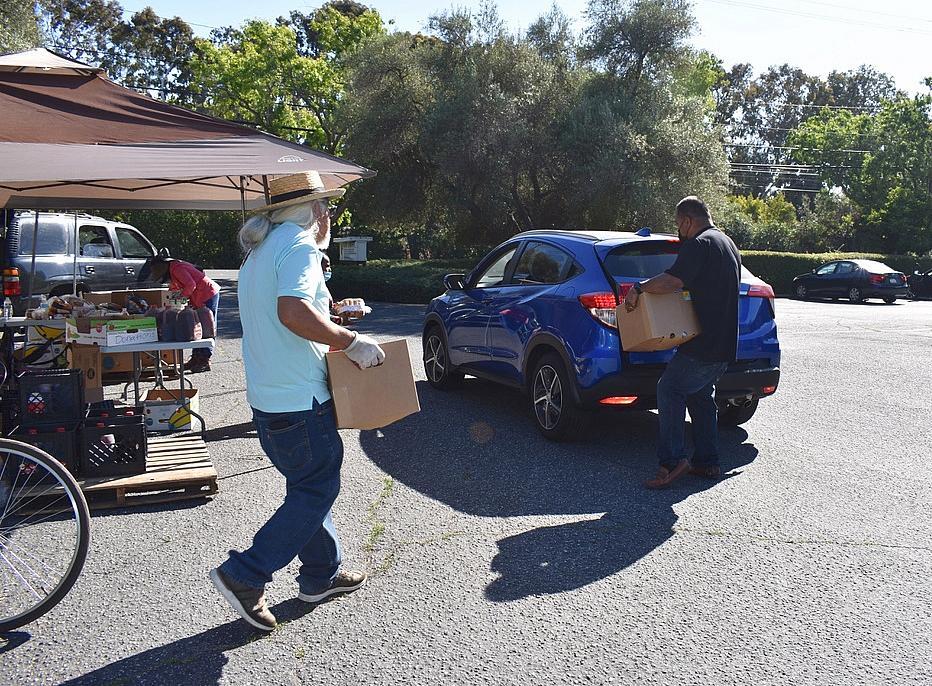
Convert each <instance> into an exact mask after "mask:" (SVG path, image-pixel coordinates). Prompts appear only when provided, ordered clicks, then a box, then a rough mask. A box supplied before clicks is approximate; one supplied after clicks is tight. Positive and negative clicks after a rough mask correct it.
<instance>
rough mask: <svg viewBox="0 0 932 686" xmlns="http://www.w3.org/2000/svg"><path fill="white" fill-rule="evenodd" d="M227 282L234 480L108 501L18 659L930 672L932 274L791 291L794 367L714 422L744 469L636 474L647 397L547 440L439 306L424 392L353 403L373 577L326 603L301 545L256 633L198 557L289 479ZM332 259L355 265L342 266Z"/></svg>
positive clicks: (651, 463) (253, 667) (352, 482)
mask: <svg viewBox="0 0 932 686" xmlns="http://www.w3.org/2000/svg"><path fill="white" fill-rule="evenodd" d="M214 276H215V278H221V279H222V283H223V284H224V286H225V289H224V295H223V296H222V300H221V334H222V336H223V337H224V340H222V341H221V345H220V350H219V353H218V355H217V356H215V358H214V360H215V361H216V364H214V371H213V372H212V373H210V374H202V375H199V376H197V377H196V383H197V385H198V386H199V388H200V391H201V393H202V401H201V402H202V410H203V412H204V414H205V416H206V419H207V422H208V429H209V432H208V437H209V439H210V443H209V448H210V453H211V456H212V458H213V460H214V462H215V464H216V466H217V469H218V472H219V473H220V476H221V480H220V492H219V493H218V495H217V496H216V498H214V500H212V501H209V502H195V503H193V504H184V505H176V506H168V505H165V506H152V507H149V508H144V509H126V510H112V511H107V512H103V513H98V514H96V515H95V516H94V517H93V521H92V536H93V540H92V548H91V552H90V555H89V557H88V562H87V565H86V567H85V570H84V573H83V575H82V577H81V578H80V579H79V581H78V583H77V585H76V587H75V589H74V590H73V591H72V592H71V593H70V594H69V595H68V596H67V598H66V599H65V600H64V601H63V602H62V603H61V605H59V606H58V607H56V608H55V609H54V610H53V611H52V612H51V613H50V614H48V615H46V616H45V617H43V618H41V619H40V620H38V621H37V622H35V623H33V624H31V625H29V626H27V627H25V628H24V629H23V630H22V631H20V632H18V633H17V634H15V635H13V636H12V637H11V638H10V641H9V643H8V644H7V645H6V647H5V648H4V649H2V652H0V683H5V684H25V683H36V684H50V683H62V682H64V683H68V684H88V685H90V684H94V685H99V686H123V685H135V684H171V685H180V684H191V685H194V684H197V685H204V684H214V683H222V684H235V685H237V686H244V685H246V684H465V683H469V684H540V683H567V684H579V683H591V684H602V683H624V684H627V683H630V684H749V683H758V684H815V683H822V684H824V683H830V684H928V683H930V682H932V620H930V607H932V588H930V585H929V579H930V578H932V545H930V541H932V514H930V512H932V507H930V506H932V487H930V485H929V484H930V481H929V478H928V468H927V464H928V461H929V459H930V457H932V423H930V421H929V416H930V392H932V302H928V301H927V302H919V303H916V302H907V303H898V304H896V305H892V306H888V305H883V304H874V303H870V304H865V305H851V304H847V303H814V302H797V301H792V300H785V299H781V300H778V301H777V321H778V325H779V327H780V328H779V336H780V342H781V345H782V349H783V364H782V367H783V376H782V380H781V384H780V388H779V390H778V392H777V394H776V395H775V396H774V397H773V398H770V399H767V400H764V401H762V403H761V407H760V409H759V410H758V412H757V414H756V415H755V417H754V418H753V419H752V420H751V421H750V422H749V423H748V424H746V425H745V426H744V427H742V428H740V429H737V430H727V431H725V432H723V434H722V437H721V442H722V461H723V467H725V468H727V469H728V470H729V472H728V478H725V479H723V480H722V481H721V482H719V483H716V484H710V483H708V482H704V481H700V480H698V479H696V478H694V477H688V478H684V479H683V480H681V481H680V482H677V484H676V485H675V486H674V487H673V488H672V489H670V490H668V491H661V492H652V491H646V490H644V489H643V488H642V486H641V483H642V482H643V480H644V479H646V478H649V477H650V476H651V475H652V474H653V471H654V469H655V458H654V448H655V437H654V435H655V432H656V427H657V422H656V415H655V414H653V413H649V412H638V413H629V414H605V415H602V416H600V417H599V420H598V421H597V422H596V423H595V425H594V426H593V429H592V431H591V435H590V436H589V437H588V439H587V440H586V441H585V442H582V443H574V444H553V443H549V442H547V441H545V440H543V439H542V438H541V437H540V436H539V435H538V433H537V431H536V429H535V428H534V425H533V423H532V420H531V418H530V417H529V416H528V411H527V409H526V406H525V403H524V399H523V398H522V396H521V395H520V394H518V393H516V392H512V391H508V390H503V389H502V388H499V387H497V386H493V385H491V384H488V383H486V382H481V381H478V380H472V379H470V380H467V382H466V384H465V387H464V388H463V389H462V390H460V391H457V392H451V393H440V392H438V391H435V390H433V389H432V388H430V387H429V386H428V385H427V383H426V381H424V373H423V369H422V366H421V363H420V337H419V334H420V321H421V313H422V311H423V307H421V306H405V305H381V306H377V307H376V308H375V312H374V314H373V315H372V316H370V317H369V318H367V319H366V320H364V322H363V325H362V326H361V327H360V329H361V330H363V331H365V332H367V333H372V334H374V335H376V336H377V337H378V338H380V339H382V340H391V339H397V338H400V337H404V338H406V339H407V341H408V343H409V349H410V351H411V354H412V358H413V360H414V368H415V374H416V377H417V381H418V390H419V394H420V400H421V406H422V411H421V412H420V414H418V415H415V416H412V417H409V418H408V419H406V420H404V421H402V422H399V423H397V424H395V425H392V426H389V427H387V428H385V429H383V430H381V431H365V432H358V431H345V432H343V440H344V442H345V447H346V457H345V462H344V469H343V491H342V494H341V496H340V499H339V500H338V501H337V506H336V509H335V519H336V521H337V526H338V528H339V530H340V532H341V535H342V539H343V544H344V551H345V555H346V560H347V564H348V565H351V566H362V567H364V568H366V569H367V570H368V571H369V573H370V574H371V578H370V582H369V584H368V585H367V586H366V587H365V588H364V589H362V590H361V591H359V592H357V593H354V594H352V595H350V596H347V597H345V598H342V599H338V600H333V601H331V602H328V603H325V604H323V605H320V606H317V607H316V608H313V609H312V608H311V607H310V606H306V605H304V604H303V603H301V602H299V601H297V600H296V599H295V598H294V595H295V592H296V586H295V584H294V582H293V576H294V574H295V573H296V568H289V569H288V570H284V571H283V572H282V573H280V574H279V576H278V577H277V578H276V580H275V582H274V584H272V585H271V586H270V587H269V596H270V605H271V606H272V610H273V612H274V613H275V614H276V615H277V616H278V618H279V621H280V622H282V620H285V621H284V622H283V624H284V625H283V626H282V627H280V628H279V629H278V630H276V631H275V632H273V633H272V634H271V635H269V636H267V637H265V636H258V635H257V634H256V633H254V632H253V631H252V630H250V628H249V627H248V626H247V625H246V624H245V623H244V622H242V621H239V620H237V619H236V617H235V615H234V614H233V613H232V611H231V610H230V608H229V606H227V605H226V604H225V603H224V602H222V601H221V600H220V598H219V596H218V595H217V594H216V592H215V591H214V590H213V588H212V587H211V586H210V584H209V582H208V580H207V572H208V570H209V569H210V568H211V567H213V566H215V565H216V564H217V563H218V562H219V561H221V560H222V559H223V556H224V555H225V552H226V551H227V550H228V549H229V548H231V547H243V546H244V545H245V544H248V541H249V538H250V537H251V535H252V534H253V533H254V532H255V530H256V529H257V528H258V526H259V525H260V524H261V523H262V522H264V521H265V519H266V518H267V517H268V516H269V515H270V514H271V512H272V511H273V509H274V508H275V506H276V505H277V503H278V502H279V501H280V498H281V495H282V492H283V482H282V480H281V478H280V477H279V476H278V474H277V473H276V472H275V471H274V470H273V469H270V468H269V466H268V462H267V460H266V459H265V458H264V456H263V454H262V451H261V449H260V448H259V445H258V440H257V439H256V437H255V433H254V431H253V429H252V426H251V423H250V421H249V418H250V415H249V410H248V407H247V405H246V402H245V392H244V388H245V384H244V377H243V369H242V362H241V355H240V341H239V338H238V335H239V334H238V321H237V319H236V301H235V272H223V273H217V274H216V275H214ZM336 278H339V276H338V275H337V277H336Z"/></svg>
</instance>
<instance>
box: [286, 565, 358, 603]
mask: <svg viewBox="0 0 932 686" xmlns="http://www.w3.org/2000/svg"><path fill="white" fill-rule="evenodd" d="M368 578H369V576H368V575H367V574H366V573H365V572H344V571H343V570H340V571H339V572H337V575H336V576H335V577H333V581H331V582H330V585H329V586H327V588H325V589H324V590H322V591H321V592H320V593H304V592H299V593H298V600H303V601H304V602H305V603H319V602H320V601H321V600H323V599H324V598H329V597H330V596H332V595H337V594H338V593H352V592H353V591H355V590H356V589H358V588H362V587H363V586H364V585H365V583H366V579H368Z"/></svg>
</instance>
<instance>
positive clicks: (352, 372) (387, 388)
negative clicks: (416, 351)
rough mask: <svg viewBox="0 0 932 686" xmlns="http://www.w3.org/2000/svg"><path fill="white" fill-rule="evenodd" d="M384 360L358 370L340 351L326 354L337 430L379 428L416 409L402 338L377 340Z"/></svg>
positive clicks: (409, 363)
mask: <svg viewBox="0 0 932 686" xmlns="http://www.w3.org/2000/svg"><path fill="white" fill-rule="evenodd" d="M379 345H380V346H381V347H382V350H384V351H385V362H383V363H382V364H381V365H379V366H378V367H373V368H371V369H360V368H359V367H357V366H356V365H355V364H354V363H353V362H352V361H351V360H350V359H349V358H348V357H347V356H346V355H345V354H344V353H343V352H342V351H340V352H330V353H327V370H328V374H329V377H330V393H331V395H332V396H333V404H334V408H335V409H336V415H337V427H338V428H340V429H379V428H382V427H383V426H388V425H389V424H391V423H392V422H397V421H398V420H399V419H402V418H404V417H407V416H408V415H409V414H414V413H415V412H419V411H420V409H421V406H420V403H418V399H417V388H416V387H415V386H414V372H413V371H412V370H411V358H410V357H409V355H408V344H407V342H405V341H403V340H402V341H391V342H389V343H380V344H379Z"/></svg>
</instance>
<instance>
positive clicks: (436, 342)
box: [423, 326, 464, 391]
mask: <svg viewBox="0 0 932 686" xmlns="http://www.w3.org/2000/svg"><path fill="white" fill-rule="evenodd" d="M423 345H424V358H423V359H424V373H425V374H426V375H427V383H429V384H430V385H431V386H433V387H434V388H436V389H438V390H441V391H447V390H450V389H451V388H456V387H457V386H459V385H460V383H462V381H463V376H464V374H463V372H461V371H459V370H458V369H456V368H455V367H454V366H453V365H452V364H450V354H449V351H448V350H447V342H446V340H445V339H444V337H443V334H442V333H441V331H440V327H438V326H432V327H430V328H429V329H428V330H427V332H426V333H425V334H424V344H423Z"/></svg>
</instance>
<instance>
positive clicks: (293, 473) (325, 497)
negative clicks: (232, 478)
mask: <svg viewBox="0 0 932 686" xmlns="http://www.w3.org/2000/svg"><path fill="white" fill-rule="evenodd" d="M252 412H253V421H254V422H255V424H256V428H257V430H258V433H259V443H260V444H261V445H262V449H263V450H264V451H265V453H266V455H268V456H269V459H270V460H271V461H272V464H273V465H275V468H276V469H278V471H279V472H281V473H282V475H283V476H284V477H285V501H284V502H283V503H282V504H281V506H280V507H279V508H278V509H277V510H276V511H275V514H273V515H272V518H271V519H269V521H268V522H266V523H265V525H264V526H263V527H262V528H261V529H259V531H258V532H257V533H256V535H255V537H253V539H252V546H251V547H250V548H249V549H248V550H245V551H243V552H238V551H236V550H231V551H230V558H229V559H228V560H227V561H226V562H224V563H223V564H222V565H221V566H220V568H221V569H222V570H223V572H224V573H225V574H227V575H228V576H230V577H232V578H233V579H235V580H236V581H239V582H240V583H244V584H247V585H249V586H252V587H254V588H261V587H263V586H264V585H265V584H267V583H269V582H270V581H271V580H272V574H273V573H274V572H277V571H278V570H279V569H282V568H283V567H285V566H287V565H288V563H290V562H291V561H292V560H293V559H294V558H295V557H298V558H299V559H300V560H301V569H300V572H299V574H298V586H299V587H300V589H301V591H302V592H304V593H317V592H319V591H321V590H323V589H324V588H326V587H327V586H328V585H329V584H330V581H331V580H332V579H333V577H334V576H336V573H337V571H338V570H339V569H340V562H341V560H342V555H343V553H342V549H341V547H340V539H339V538H338V537H337V532H336V529H335V528H334V525H333V519H332V517H331V513H330V508H331V507H332V506H333V502H334V501H335V500H336V498H337V494H338V493H339V492H340V465H341V464H342V463H343V441H342V440H341V439H340V434H339V432H337V425H336V417H335V415H334V412H333V402H332V401H327V402H325V403H324V404H323V405H320V404H318V403H317V401H316V400H315V401H314V409H312V410H304V411H300V412H284V413H269V412H261V411H259V410H257V409H255V408H253V411H252Z"/></svg>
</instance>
